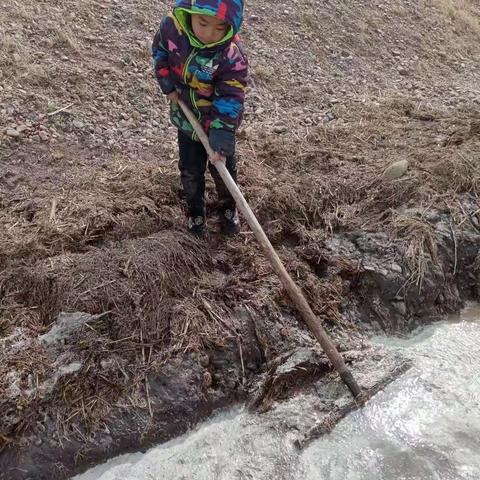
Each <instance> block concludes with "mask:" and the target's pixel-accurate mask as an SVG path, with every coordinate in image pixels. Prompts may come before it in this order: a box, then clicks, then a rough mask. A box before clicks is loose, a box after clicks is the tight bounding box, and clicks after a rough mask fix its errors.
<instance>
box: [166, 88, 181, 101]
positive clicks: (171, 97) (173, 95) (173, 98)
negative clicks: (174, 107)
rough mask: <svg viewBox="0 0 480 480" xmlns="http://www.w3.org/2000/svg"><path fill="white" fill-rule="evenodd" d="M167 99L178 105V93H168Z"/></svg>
mask: <svg viewBox="0 0 480 480" xmlns="http://www.w3.org/2000/svg"><path fill="white" fill-rule="evenodd" d="M167 98H168V99H169V100H170V101H171V102H174V103H178V100H179V96H178V92H177V91H176V90H175V91H173V92H172V93H169V94H168V95H167Z"/></svg>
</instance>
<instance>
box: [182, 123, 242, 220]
mask: <svg viewBox="0 0 480 480" xmlns="http://www.w3.org/2000/svg"><path fill="white" fill-rule="evenodd" d="M178 147H179V150H180V161H179V163H178V168H179V169H180V176H181V179H182V185H183V190H184V192H185V199H186V201H187V207H188V215H189V216H191V217H198V216H203V215H205V171H206V168H207V163H208V169H209V170H210V173H211V175H212V177H213V181H214V182H215V186H216V188H217V194H218V202H219V204H220V209H221V210H222V211H225V210H234V209H235V201H234V199H233V198H232V196H231V195H230V193H229V191H228V189H227V187H226V186H225V184H224V183H223V180H222V179H221V177H220V174H219V173H218V171H217V169H216V168H215V167H214V166H213V165H212V164H211V163H210V162H208V155H207V152H206V150H205V147H204V146H203V145H202V144H201V143H200V142H195V141H193V140H191V139H190V138H189V137H187V135H185V134H184V133H182V132H181V131H180V130H179V131H178ZM226 167H227V170H228V171H229V172H230V175H231V176H232V178H233V179H234V180H235V182H236V181H237V166H236V161H235V156H231V157H227V162H226Z"/></svg>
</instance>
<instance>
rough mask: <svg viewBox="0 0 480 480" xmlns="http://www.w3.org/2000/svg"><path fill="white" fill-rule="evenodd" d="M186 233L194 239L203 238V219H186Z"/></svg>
mask: <svg viewBox="0 0 480 480" xmlns="http://www.w3.org/2000/svg"><path fill="white" fill-rule="evenodd" d="M188 231H189V232H190V233H191V234H192V235H194V236H195V237H204V236H205V217H202V216H200V215H199V216H198V217H188Z"/></svg>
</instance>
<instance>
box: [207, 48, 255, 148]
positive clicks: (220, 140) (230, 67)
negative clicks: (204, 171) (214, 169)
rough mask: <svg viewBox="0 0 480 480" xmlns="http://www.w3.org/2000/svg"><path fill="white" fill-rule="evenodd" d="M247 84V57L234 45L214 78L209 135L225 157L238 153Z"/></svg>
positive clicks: (225, 55)
mask: <svg viewBox="0 0 480 480" xmlns="http://www.w3.org/2000/svg"><path fill="white" fill-rule="evenodd" d="M247 82H248V60H247V57H246V55H245V53H244V52H243V50H242V48H241V47H240V46H239V45H238V44H236V43H235V42H232V43H231V44H230V46H229V47H228V48H227V49H226V52H225V54H224V58H223V61H222V62H221V63H220V66H219V68H218V70H217V72H216V75H215V84H214V93H213V103H212V123H211V124H210V131H209V140H210V146H211V147H212V148H213V150H214V151H216V152H219V153H221V154H222V155H226V156H230V155H233V154H234V153H235V130H236V129H237V127H238V126H239V125H240V122H241V120H242V116H243V104H244V101H245V89H246V87H247Z"/></svg>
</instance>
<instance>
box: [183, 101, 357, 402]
mask: <svg viewBox="0 0 480 480" xmlns="http://www.w3.org/2000/svg"><path fill="white" fill-rule="evenodd" d="M178 103H179V105H180V107H181V108H182V110H183V112H184V113H185V116H186V117H187V118H188V120H189V122H190V123H191V125H192V127H193V128H194V129H195V132H196V134H197V135H198V138H199V139H200V141H201V142H202V144H203V146H204V147H205V150H206V151H207V153H208V155H209V157H210V158H211V159H212V158H214V157H215V152H214V151H213V150H212V147H211V146H210V142H209V140H208V137H207V135H206V133H205V132H204V131H203V128H202V127H201V125H200V123H199V122H198V120H197V119H196V118H195V116H194V115H193V113H192V112H191V111H190V109H189V108H188V107H187V106H186V105H185V103H183V102H182V101H181V100H180V101H179V102H178ZM213 164H214V166H215V167H216V169H217V170H218V173H219V174H220V176H221V177H222V180H223V181H224V183H225V185H226V187H227V188H228V191H229V192H230V194H231V195H232V197H233V198H234V199H235V202H236V204H237V208H238V209H239V210H240V212H241V213H242V214H243V216H244V217H245V219H246V220H247V223H248V225H249V226H250V228H251V229H252V231H253V233H254V235H255V237H256V238H257V240H258V241H259V243H260V246H261V247H262V249H263V252H264V253H265V256H266V257H267V258H268V260H269V261H270V264H271V265H272V267H273V270H274V271H275V273H276V274H277V275H278V277H279V278H280V280H281V282H282V284H283V286H284V287H285V290H287V292H288V294H289V295H290V298H291V300H292V301H293V303H294V304H295V306H296V307H297V309H298V311H299V312H300V314H301V315H302V318H303V320H304V321H305V323H306V324H307V326H308V328H309V329H310V331H311V332H312V333H313V335H314V336H315V338H316V339H317V340H318V342H319V343H320V345H321V347H322V348H323V350H324V352H325V354H326V355H327V357H328V358H329V360H330V362H332V365H333V367H334V368H335V370H337V372H338V373H339V374H340V377H341V378H342V380H343V381H344V382H345V384H346V385H347V387H348V388H349V389H350V391H351V392H352V394H353V396H354V397H357V396H358V395H360V393H361V389H360V387H359V385H358V383H357V382H356V381H355V379H354V377H353V375H352V373H351V372H350V370H349V369H348V368H347V366H346V365H345V362H344V360H343V358H342V356H341V355H340V353H339V352H338V350H337V348H336V347H335V345H334V343H333V342H332V340H330V338H329V336H328V334H327V332H326V331H325V329H324V328H323V327H322V325H321V324H320V322H319V320H318V319H317V317H316V316H315V314H314V313H313V311H312V309H311V308H310V305H309V304H308V302H307V300H306V299H305V297H304V295H303V293H302V291H301V290H300V288H299V287H298V286H297V285H296V283H295V282H294V281H293V280H292V277H291V276H290V275H289V273H288V272H287V270H286V269H285V267H284V265H283V263H282V261H281V260H280V257H279V256H278V254H277V252H276V251H275V249H274V248H273V245H272V244H271V243H270V240H269V239H268V237H267V236H266V235H265V232H264V231H263V228H262V226H261V225H260V223H259V222H258V220H257V217H256V216H255V214H254V213H253V212H252V209H251V208H250V206H249V205H248V203H247V201H246V200H245V197H244V196H243V195H242V192H241V191H240V189H239V188H238V186H237V184H236V183H235V182H234V181H233V179H232V177H231V175H230V173H229V172H228V170H227V168H226V166H225V164H224V163H223V162H220V161H216V162H213Z"/></svg>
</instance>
